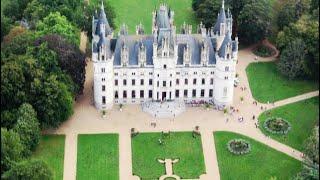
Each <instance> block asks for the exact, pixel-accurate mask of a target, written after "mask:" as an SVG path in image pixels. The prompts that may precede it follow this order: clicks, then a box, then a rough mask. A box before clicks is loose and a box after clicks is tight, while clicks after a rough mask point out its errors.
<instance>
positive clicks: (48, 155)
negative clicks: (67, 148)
mask: <svg viewBox="0 0 320 180" xmlns="http://www.w3.org/2000/svg"><path fill="white" fill-rule="evenodd" d="M64 141H65V136H64V135H45V136H42V137H41V139H40V144H39V146H38V147H37V149H36V151H35V152H34V154H33V155H32V158H37V159H42V160H43V161H45V162H46V163H47V164H48V165H49V167H50V168H51V169H52V171H53V173H54V178H53V179H54V180H62V179H63V161H64Z"/></svg>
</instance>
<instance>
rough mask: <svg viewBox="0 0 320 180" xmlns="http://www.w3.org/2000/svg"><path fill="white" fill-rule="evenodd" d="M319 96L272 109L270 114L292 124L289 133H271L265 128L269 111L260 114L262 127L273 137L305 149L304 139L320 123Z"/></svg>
mask: <svg viewBox="0 0 320 180" xmlns="http://www.w3.org/2000/svg"><path fill="white" fill-rule="evenodd" d="M318 98H319V97H315V98H311V99H307V100H304V101H299V102H296V103H292V104H288V105H285V106H281V107H278V108H275V109H271V110H269V111H270V116H274V117H281V118H283V119H285V120H287V121H288V122H290V124H291V130H290V131H289V133H288V134H287V135H275V134H271V133H269V132H268V131H266V130H265V129H264V128H263V123H264V122H265V120H266V119H267V117H268V115H267V112H268V111H267V112H264V113H263V114H261V115H260V116H259V124H260V129H261V131H262V132H263V133H264V134H267V135H269V136H270V137H271V138H273V139H276V140H277V141H280V142H281V143H284V144H287V145H289V146H291V147H293V148H295V149H298V150H300V151H301V150H303V143H304V141H305V140H306V139H307V138H308V137H309V136H310V134H311V130H312V129H313V127H314V126H315V124H319V99H318Z"/></svg>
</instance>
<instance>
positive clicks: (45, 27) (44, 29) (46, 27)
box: [36, 12, 80, 46]
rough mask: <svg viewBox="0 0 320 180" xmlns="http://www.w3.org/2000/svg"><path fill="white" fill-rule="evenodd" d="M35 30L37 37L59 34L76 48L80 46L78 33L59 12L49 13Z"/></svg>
mask: <svg viewBox="0 0 320 180" xmlns="http://www.w3.org/2000/svg"><path fill="white" fill-rule="evenodd" d="M36 30H37V32H36V34H37V35H38V37H39V36H43V35H47V34H59V35H61V36H63V37H65V38H66V39H67V40H68V41H69V42H71V43H73V44H74V45H76V46H78V45H79V44H80V39H79V34H80V31H79V30H78V29H77V28H76V27H74V26H73V25H72V24H71V23H70V22H69V21H68V20H67V18H66V17H65V16H62V15H61V14H60V13H59V12H54V13H50V14H49V15H48V16H47V17H45V18H44V19H43V21H39V22H38V24H37V27H36Z"/></svg>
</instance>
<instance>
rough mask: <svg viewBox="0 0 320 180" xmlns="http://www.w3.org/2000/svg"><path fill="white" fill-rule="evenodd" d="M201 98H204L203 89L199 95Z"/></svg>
mask: <svg viewBox="0 0 320 180" xmlns="http://www.w3.org/2000/svg"><path fill="white" fill-rule="evenodd" d="M200 96H201V97H204V89H201V94H200Z"/></svg>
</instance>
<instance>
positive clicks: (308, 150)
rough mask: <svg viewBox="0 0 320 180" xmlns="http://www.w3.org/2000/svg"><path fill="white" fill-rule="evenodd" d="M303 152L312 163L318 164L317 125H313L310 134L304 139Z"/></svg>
mask: <svg viewBox="0 0 320 180" xmlns="http://www.w3.org/2000/svg"><path fill="white" fill-rule="evenodd" d="M304 154H305V155H306V156H308V157H309V158H310V159H311V160H312V162H313V163H317V164H319V126H316V127H314V129H313V130H312V134H311V136H310V137H309V138H308V139H307V140H306V142H305V146H304Z"/></svg>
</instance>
